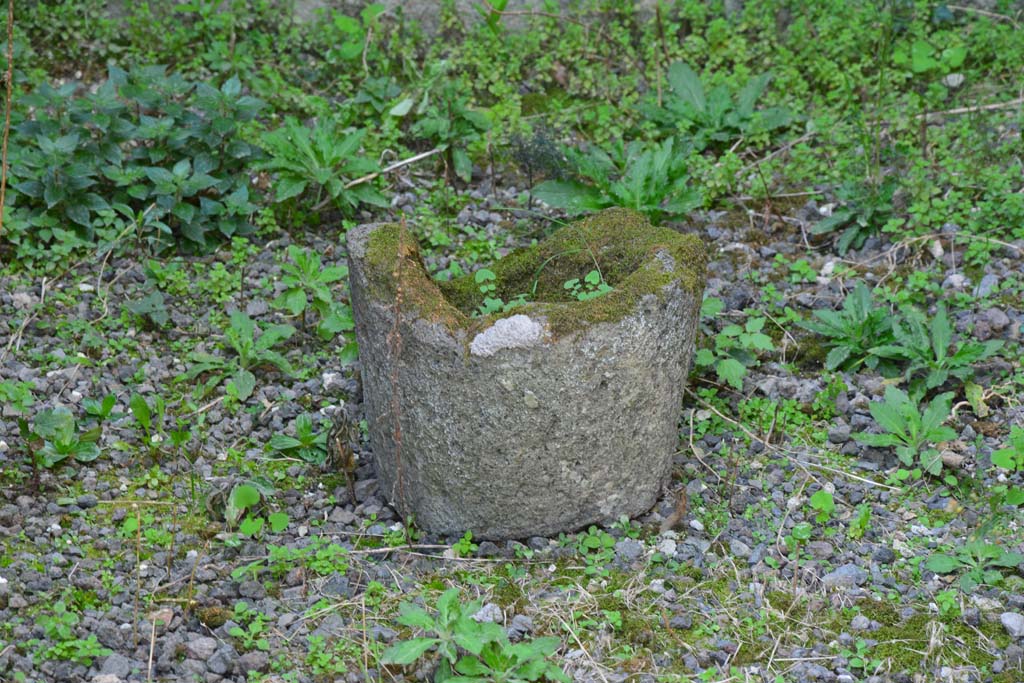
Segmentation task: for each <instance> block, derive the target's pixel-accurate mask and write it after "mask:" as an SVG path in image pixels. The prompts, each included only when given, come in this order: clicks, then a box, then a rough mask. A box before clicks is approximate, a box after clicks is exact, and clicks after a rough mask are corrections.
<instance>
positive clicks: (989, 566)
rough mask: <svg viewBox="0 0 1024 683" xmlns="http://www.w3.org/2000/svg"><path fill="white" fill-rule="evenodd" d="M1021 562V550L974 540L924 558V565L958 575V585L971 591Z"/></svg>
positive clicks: (996, 579) (997, 581)
mask: <svg viewBox="0 0 1024 683" xmlns="http://www.w3.org/2000/svg"><path fill="white" fill-rule="evenodd" d="M1022 562H1024V554H1021V553H1018V552H1010V551H1008V550H1006V549H1005V548H1003V547H1001V546H998V545H995V544H994V543H987V542H985V541H982V540H973V541H968V542H967V543H964V544H963V545H962V546H960V547H959V548H957V549H956V550H955V552H954V554H948V553H935V554H934V555H931V556H929V557H928V559H927V560H925V563H924V566H925V568H926V569H929V570H931V571H933V572H935V573H936V574H952V573H954V572H959V571H963V574H961V575H960V588H961V590H963V592H965V593H970V592H971V591H973V590H974V589H975V588H977V587H978V586H981V585H987V586H995V585H998V584H1000V583H1001V582H1002V580H1003V572H1002V570H1003V569H1013V568H1015V567H1017V565H1019V564H1021V563H1022Z"/></svg>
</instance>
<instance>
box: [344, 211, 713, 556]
mask: <svg viewBox="0 0 1024 683" xmlns="http://www.w3.org/2000/svg"><path fill="white" fill-rule="evenodd" d="M624 224H625V225H626V226H627V229H629V228H631V229H632V230H634V231H635V232H633V233H631V234H633V235H634V237H633V238H632V239H631V240H623V239H621V235H622V230H623V225H624ZM381 229H391V230H392V231H394V228H393V227H391V226H386V225H364V226H361V227H359V228H357V229H355V230H352V231H350V232H349V234H348V248H349V256H350V277H351V290H352V308H353V312H354V315H355V320H356V335H357V338H358V341H359V347H360V354H361V361H362V366H363V367H362V378H363V385H364V392H365V399H366V403H365V406H366V413H367V418H368V421H369V425H370V440H371V443H372V446H373V453H374V458H375V466H376V469H377V473H378V476H379V478H380V484H381V490H382V491H383V492H384V494H385V495H386V496H387V498H388V499H389V501H390V502H391V503H392V504H393V505H395V506H396V507H397V508H398V509H399V510H401V511H402V512H403V514H406V513H410V512H411V513H413V514H415V516H416V523H417V524H418V525H420V526H421V527H422V528H424V529H426V530H428V531H431V532H435V533H461V532H463V531H465V530H467V529H468V530H471V531H472V532H473V535H474V537H477V538H485V539H498V538H517V537H525V536H536V535H552V534H557V533H559V532H563V531H572V530H575V529H578V528H580V527H583V526H585V525H587V524H591V523H609V522H612V521H615V520H617V519H618V518H619V517H620V516H621V515H627V516H635V515H638V514H641V513H643V512H645V511H646V510H648V509H650V508H651V506H652V505H654V503H655V501H656V499H657V495H658V492H659V490H660V489H661V487H662V484H663V483H664V482H665V481H666V479H667V477H668V475H669V470H670V467H671V464H672V454H673V453H674V452H675V450H676V447H677V441H678V430H677V421H678V412H679V406H680V403H681V400H682V390H683V386H684V383H685V380H686V371H687V369H688V367H689V363H690V358H691V355H692V353H693V344H694V335H695V333H696V328H697V322H698V320H697V317H698V313H699V308H700V301H701V294H702V290H703V285H704V260H705V255H704V248H703V245H702V244H701V243H700V241H699V240H698V239H697V238H694V237H689V236H683V235H680V234H679V233H677V232H674V231H671V230H666V229H660V228H654V227H651V226H650V225H649V224H647V223H646V221H645V219H644V218H643V217H641V216H640V215H639V214H635V213H633V212H628V211H625V210H621V209H620V210H610V211H606V212H604V213H601V214H598V215H597V216H595V217H593V218H591V219H588V221H585V222H584V223H581V224H578V225H577V226H576V227H571V228H563V230H561V231H558V232H556V233H555V235H553V236H552V237H551V238H549V239H548V240H547V241H546V242H544V243H542V244H541V245H540V248H539V249H538V250H537V251H536V252H531V253H536V254H537V258H538V260H537V261H536V262H535V263H534V262H530V261H528V260H526V259H527V257H526V256H523V257H522V258H520V259H519V261H518V262H517V261H516V260H515V255H514V254H513V255H511V256H509V257H506V258H505V259H503V260H502V261H499V262H498V263H497V264H495V266H494V267H493V269H494V271H495V272H496V273H497V274H498V277H499V282H500V281H501V278H502V274H503V272H502V270H501V268H502V267H508V268H511V267H512V266H511V265H508V266H506V265H505V264H506V263H510V264H515V263H518V264H519V266H520V267H521V270H523V271H525V272H529V273H534V272H536V271H537V270H538V269H541V270H542V271H543V272H544V275H543V277H544V278H547V279H548V280H549V281H550V280H556V279H557V278H560V277H561V275H562V273H561V272H560V271H559V270H558V269H559V267H560V266H561V264H558V263H557V262H555V263H552V262H548V263H545V261H546V260H547V261H550V259H549V258H548V256H549V255H548V254H546V252H545V251H544V248H545V245H552V246H550V247H549V248H550V249H552V250H556V249H557V250H558V251H557V252H556V253H558V254H568V253H572V254H573V255H574V256H575V257H576V259H577V260H576V262H575V264H576V266H575V267H577V269H579V268H583V269H584V270H583V272H582V273H577V276H582V275H585V274H586V270H585V269H586V268H587V267H592V266H588V264H589V263H591V262H592V259H591V256H590V254H587V253H586V252H584V253H583V254H578V253H576V252H580V251H582V250H581V249H576V250H575V251H573V252H570V251H568V250H566V249H565V246H564V240H567V239H570V236H571V234H574V233H570V236H567V235H563V236H562V238H561V239H562V240H563V242H562V243H558V242H555V241H554V240H556V239H557V237H558V235H559V233H563V232H565V231H569V230H576V231H586V236H587V251H591V252H592V253H593V260H596V261H597V262H598V263H600V264H601V267H602V270H603V272H605V273H608V274H609V275H608V276H607V277H608V281H609V284H611V285H612V286H613V287H614V288H615V291H613V292H612V293H610V294H607V295H605V296H604V297H600V298H598V299H591V300H589V301H586V302H578V301H572V302H557V300H555V299H547V300H545V299H543V298H541V296H540V295H538V297H537V299H538V300H537V301H535V302H530V303H527V304H526V305H524V306H521V307H518V308H516V309H515V315H514V316H512V317H514V318H522V319H525V320H527V321H529V324H527V323H526V322H525V321H524V320H520V321H519V322H515V323H509V322H505V323H503V324H502V327H501V328H498V323H500V322H501V320H503V319H502V318H499V319H498V320H497V321H495V320H494V319H493V318H483V319H477V318H470V317H469V316H468V315H466V314H465V313H463V312H461V309H459V308H457V307H456V306H455V305H454V303H452V302H450V301H449V299H448V298H445V297H444V296H442V295H441V292H440V290H439V289H438V286H437V284H436V283H434V282H433V281H432V280H431V279H430V278H429V277H428V276H427V274H426V272H425V270H424V269H423V267H422V264H421V263H420V262H419V259H418V255H415V254H413V255H412V256H409V255H408V254H406V251H407V250H406V248H405V244H404V243H403V245H402V247H403V248H402V249H401V250H400V249H399V248H398V244H397V242H396V243H394V244H392V245H391V247H390V248H391V251H390V252H388V251H387V250H386V248H385V247H382V246H381V244H382V243H383V244H388V243H387V241H386V239H385V238H384V237H382V236H378V237H377V238H373V237H372V236H373V235H375V234H376V232H377V231H378V230H381ZM381 234H382V235H383V234H385V233H381ZM602 237H603V239H604V241H602ZM575 239H577V240H578V239H579V238H578V237H577V238H575ZM381 251H383V252H384V253H386V254H391V253H394V254H395V256H394V257H390V256H388V257H387V258H384V257H381V256H380V253H379V252H381ZM399 251H402V252H403V264H405V265H403V266H402V269H403V270H402V271H401V272H402V273H403V275H402V280H401V282H402V292H403V294H402V296H403V305H402V308H401V309H400V310H401V313H402V314H401V316H400V318H401V320H400V324H399V325H398V326H397V328H396V327H395V324H394V316H395V302H394V292H395V291H396V290H397V289H398V286H397V282H395V280H394V273H395V270H396V267H395V264H397V263H398V252H399ZM683 255H685V257H684V256H683ZM374 258H381V259H382V262H381V263H376V262H375V261H374ZM509 259H512V260H511V261H510V260H509ZM570 265H572V264H570ZM407 273H411V274H407ZM470 277H471V276H470ZM388 278H390V281H388ZM562 282H564V279H563V280H562ZM651 283H653V284H651ZM544 286H547V287H549V288H550V287H551V286H552V285H551V283H550V282H547V283H543V284H542V287H541V290H543V288H544ZM557 286H558V288H560V287H561V285H560V284H558V285H557ZM645 287H646V289H645ZM446 291H448V290H446ZM389 293H390V294H389ZM499 294H501V292H500V290H499ZM511 296H512V295H511V294H509V295H508V296H507V297H506V298H509V299H510V298H511ZM461 303H464V302H461ZM616 305H618V306H621V309H617V308H616V309H613V307H614V306H616ZM470 310H472V307H470ZM612 310H614V313H610V312H609V311H612ZM587 316H592V317H587ZM504 320H506V321H508V320H511V318H504ZM566 320H569V321H570V322H569V323H566ZM579 321H582V322H579ZM488 324H489V325H490V329H492V330H493V329H495V328H498V332H494V333H493V334H494V335H495V337H494V339H495V340H498V341H499V343H497V344H487V345H486V346H483V347H482V346H481V345H482V344H483V342H480V344H478V346H477V352H473V350H472V340H474V338H475V339H476V340H478V342H479V341H480V340H481V339H485V340H486V339H488V337H487V335H488V330H487V327H486V326H487V325H488ZM509 325H513V326H516V327H517V329H519V330H520V331H522V330H533V331H532V332H530V335H533V334H535V333H536V331H537V330H536V328H535V326H537V327H541V326H542V328H543V330H544V332H543V336H542V338H539V339H537V338H534V337H533V336H531V337H530V338H531V339H534V341H532V342H531V344H529V345H526V346H522V345H519V344H518V343H517V344H515V345H510V344H504V345H503V344H502V343H500V341H501V339H505V340H506V341H507V337H504V336H503V335H504V333H503V332H502V330H503V329H504V328H506V327H508V326H509ZM393 331H396V332H397V333H398V336H399V337H400V339H401V344H400V362H399V363H398V364H397V367H396V363H395V361H394V359H393V357H392V356H393V355H394V351H395V349H396V348H398V345H397V344H396V343H394V339H395V337H394V336H393V335H392V333H393ZM530 335H528V336H530ZM517 338H519V339H521V338H522V337H521V335H520V336H518V337H517ZM389 339H391V340H392V341H391V342H389ZM510 346H511V348H510ZM481 348H485V349H486V350H487V352H488V354H487V355H484V354H482V353H480V351H479V350H480V349H481ZM396 378H397V379H396ZM393 385H394V389H395V391H393ZM393 393H394V394H397V395H393ZM395 400H397V411H396V410H393V409H392V403H393V401H395ZM396 412H397V415H399V416H400V425H401V430H400V432H401V442H400V444H401V446H400V448H398V447H397V446H396V439H395V433H396V429H395V423H394V416H395V414H396Z"/></svg>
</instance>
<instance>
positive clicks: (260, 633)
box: [228, 600, 270, 652]
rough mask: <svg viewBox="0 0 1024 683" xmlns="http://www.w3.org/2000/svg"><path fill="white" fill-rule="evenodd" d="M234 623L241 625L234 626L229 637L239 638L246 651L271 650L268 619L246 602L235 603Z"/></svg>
mask: <svg viewBox="0 0 1024 683" xmlns="http://www.w3.org/2000/svg"><path fill="white" fill-rule="evenodd" d="M232 621H234V622H235V623H237V624H239V626H233V627H232V628H231V630H230V631H228V635H230V636H232V637H234V638H237V639H238V641H239V643H240V644H241V646H242V649H243V650H245V651H251V650H262V651H263V652H268V651H269V650H270V640H269V639H268V638H267V634H266V630H267V626H266V623H267V617H266V615H265V614H263V613H262V612H260V611H259V610H256V609H254V608H252V607H250V606H249V603H247V602H245V601H242V600H240V601H238V602H236V603H235V609H234V616H233V617H232Z"/></svg>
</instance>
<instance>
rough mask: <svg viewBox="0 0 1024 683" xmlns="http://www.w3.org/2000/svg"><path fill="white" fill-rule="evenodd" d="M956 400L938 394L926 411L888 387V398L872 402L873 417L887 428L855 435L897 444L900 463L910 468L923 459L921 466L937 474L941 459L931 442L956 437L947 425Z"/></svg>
mask: <svg viewBox="0 0 1024 683" xmlns="http://www.w3.org/2000/svg"><path fill="white" fill-rule="evenodd" d="M952 401H953V394H952V393H949V392H947V393H944V394H939V395H938V396H936V397H935V398H933V399H932V401H931V402H930V403H929V404H928V407H927V408H925V411H924V413H921V411H920V407H919V406H918V404H917V402H916V401H913V400H911V398H910V397H909V396H907V394H906V393H905V392H903V391H901V390H900V389H897V388H896V387H894V386H888V387H886V389H885V400H883V401H874V402H872V403H871V406H870V410H871V416H872V417H874V418H875V421H876V422H877V423H878V424H879V426H881V427H882V429H884V430H885V432H886V433H883V434H870V433H867V432H858V433H856V434H854V435H853V438H854V439H856V440H857V441H860V442H862V443H866V444H868V445H869V446H879V447H894V448H895V449H896V455H897V456H898V457H899V459H900V462H902V463H903V464H904V465H907V466H908V467H910V466H913V465H915V464H916V463H918V461H919V462H920V466H921V468H922V469H923V470H924V471H925V472H928V473H929V474H932V475H935V476H938V475H939V474H940V473H941V472H942V458H941V456H940V455H939V452H938V451H937V450H936V449H935V448H932V447H930V444H934V443H940V442H943V441H950V440H952V439H955V438H956V431H954V430H953V429H952V428H950V427H944V426H943V424H942V423H943V422H945V421H946V418H948V417H949V414H950V410H951V405H952Z"/></svg>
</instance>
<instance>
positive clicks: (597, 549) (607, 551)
mask: <svg viewBox="0 0 1024 683" xmlns="http://www.w3.org/2000/svg"><path fill="white" fill-rule="evenodd" d="M576 552H578V553H579V554H580V556H581V557H582V558H583V561H584V563H586V567H585V568H584V570H583V571H584V573H585V574H587V575H588V576H607V575H608V574H609V572H608V569H607V565H608V563H610V562H611V561H612V560H613V559H615V537H614V536H612V535H611V534H609V533H608V532H607V531H604V530H603V529H599V528H597V527H596V526H593V525H591V527H590V528H589V529H587V530H586V531H585V532H582V533H580V534H579V535H577V537H576Z"/></svg>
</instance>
